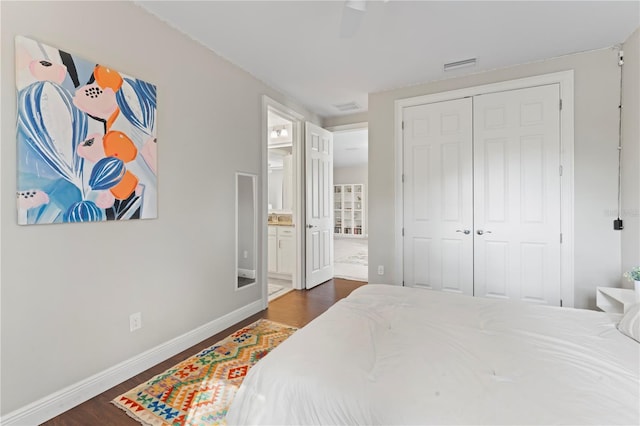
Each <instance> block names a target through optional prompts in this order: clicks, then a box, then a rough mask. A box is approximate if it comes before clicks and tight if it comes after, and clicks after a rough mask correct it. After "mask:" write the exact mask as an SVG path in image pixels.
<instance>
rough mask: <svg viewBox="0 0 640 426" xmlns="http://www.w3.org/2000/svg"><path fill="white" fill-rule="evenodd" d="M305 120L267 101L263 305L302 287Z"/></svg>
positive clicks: (265, 118) (264, 120)
mask: <svg viewBox="0 0 640 426" xmlns="http://www.w3.org/2000/svg"><path fill="white" fill-rule="evenodd" d="M302 120H303V117H302V116H300V115H299V114H297V113H296V112H295V111H293V110H291V109H289V108H287V107H285V106H284V105H281V104H279V103H278V102H276V101H274V100H272V99H270V98H268V97H266V96H265V97H263V129H264V132H263V138H262V140H263V161H264V164H263V173H262V178H263V182H262V185H263V186H262V188H263V191H262V194H263V200H262V210H263V216H262V217H263V218H264V222H263V225H262V227H261V228H262V247H263V249H262V253H264V255H263V259H262V271H263V273H264V274H265V275H263V276H264V277H265V279H264V283H263V287H262V289H263V301H264V307H266V306H267V304H268V302H269V301H271V300H274V299H275V298H278V297H280V296H282V295H284V294H286V293H287V292H289V291H291V290H294V289H301V288H303V285H304V283H303V280H302V278H301V277H302V273H303V266H302V264H303V262H302V260H303V259H302V250H301V249H300V247H302V233H303V232H302V226H303V222H304V217H303V216H302V213H303V208H302V204H301V203H302V202H303V200H302V197H301V196H300V188H302V184H301V179H302V172H301V170H302V167H301V164H300V161H301V143H302V131H303V130H302V129H303V126H302V124H303V121H302Z"/></svg>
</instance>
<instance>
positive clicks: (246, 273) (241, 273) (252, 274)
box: [238, 268, 256, 279]
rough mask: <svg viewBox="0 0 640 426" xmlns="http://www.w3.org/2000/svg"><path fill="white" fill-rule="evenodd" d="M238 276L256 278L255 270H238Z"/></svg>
mask: <svg viewBox="0 0 640 426" xmlns="http://www.w3.org/2000/svg"><path fill="white" fill-rule="evenodd" d="M238 276H239V277H243V278H251V279H255V278H256V270H255V269H243V268H238Z"/></svg>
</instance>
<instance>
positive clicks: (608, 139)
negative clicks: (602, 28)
mask: <svg viewBox="0 0 640 426" xmlns="http://www.w3.org/2000/svg"><path fill="white" fill-rule="evenodd" d="M570 69H573V70H574V79H575V80H574V83H575V86H574V87H575V157H574V159H575V169H574V172H575V174H574V175H575V306H576V307H594V306H595V292H596V287H597V286H612V287H616V286H620V279H621V270H620V262H621V255H620V244H621V240H620V232H619V231H613V219H614V215H613V214H612V211H615V208H616V206H617V195H616V194H617V191H616V188H617V171H618V168H617V167H618V156H617V144H618V108H617V106H618V94H619V88H618V87H619V79H618V66H617V53H616V51H614V50H613V49H603V50H598V51H593V52H587V53H581V54H575V55H569V56H564V57H560V58H555V59H550V60H546V61H541V62H536V63H531V64H524V65H518V66H514V67H510V68H505V69H499V70H494V71H489V72H485V73H478V74H474V75H470V76H465V77H459V78H451V79H447V80H441V81H436V82H432V83H427V84H422V85H417V86H412V87H405V88H401V89H397V90H391V91H386V92H380V93H372V94H370V95H369V114H368V119H369V168H370V170H372V172H371V173H370V174H369V211H370V213H369V219H370V220H369V224H370V228H369V277H370V280H371V282H374V283H391V282H392V280H393V277H394V274H395V270H394V258H395V248H394V247H395V236H394V222H395V212H394V207H395V196H396V194H395V178H396V176H395V172H394V168H395V150H394V101H395V100H397V99H403V98H410V97H414V96H420V95H426V94H431V93H437V92H444V91H448V90H453V89H459V88H464V87H470V86H477V85H482V84H489V83H494V82H499V81H504V80H512V79H517V78H524V77H530V76H535V75H540V74H546V73H552V72H558V71H564V70H570ZM636 117H637V115H636ZM326 121H327V120H325V122H326ZM636 143H637V140H636ZM377 265H384V266H385V274H384V275H383V276H380V275H377V273H376V268H377Z"/></svg>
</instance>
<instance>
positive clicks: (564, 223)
mask: <svg viewBox="0 0 640 426" xmlns="http://www.w3.org/2000/svg"><path fill="white" fill-rule="evenodd" d="M548 84H559V86H560V100H561V103H562V108H561V109H560V164H561V167H562V175H561V178H560V181H561V183H560V194H561V195H560V232H561V235H562V244H561V245H560V274H561V289H560V297H561V298H562V299H561V300H562V306H566V307H573V306H574V297H575V295H574V172H573V167H574V164H573V163H574V98H573V96H574V92H573V90H574V89H573V70H568V71H562V72H557V73H550V74H542V75H538V76H533V77H526V78H519V79H515V80H507V81H501V82H497V83H491V84H484V85H480V86H474V87H467V88H463V89H456V90H451V91H446V92H438V93H433V94H428V95H421V96H416V97H411V98H406V99H398V100H396V101H395V108H394V110H395V111H394V112H395V115H394V125H395V130H394V134H395V137H394V148H395V157H396V161H395V182H396V184H395V194H396V195H395V229H394V231H395V236H396V238H395V246H396V250H395V265H394V266H395V268H394V269H395V276H394V282H395V283H396V284H397V285H403V283H404V282H403V275H404V269H403V264H404V262H403V260H404V253H403V236H402V233H403V217H404V211H403V205H404V192H403V182H402V180H403V174H404V165H403V129H402V120H403V109H404V108H406V107H411V106H417V105H423V104H430V103H435V102H442V101H449V100H454V99H460V98H466V97H470V96H475V95H482V94H487V93H495V92H503V91H509V90H516V89H526V88H529V87H535V86H543V85H548ZM558 172H559V173H560V171H558Z"/></svg>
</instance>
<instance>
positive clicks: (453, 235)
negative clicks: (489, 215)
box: [403, 98, 473, 295]
mask: <svg viewBox="0 0 640 426" xmlns="http://www.w3.org/2000/svg"><path fill="white" fill-rule="evenodd" d="M471 113H472V101H471V99H469V98H467V99H458V100H453V101H447V102H439V103H434V104H427V105H419V106H414V107H407V108H404V109H403V121H404V132H403V138H404V140H403V150H404V152H403V161H404V185H403V188H404V197H403V198H404V208H403V211H404V218H403V220H404V239H403V240H404V247H403V250H404V255H403V262H404V265H403V273H404V284H405V285H406V286H411V287H413V286H422V287H427V288H432V289H435V290H445V291H452V292H458V293H465V294H469V295H471V294H473V234H472V230H473V223H472V219H473V213H472V209H473V205H472V200H473V198H472V196H473V194H472V179H473V171H472V170H473V169H472V115H471Z"/></svg>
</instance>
